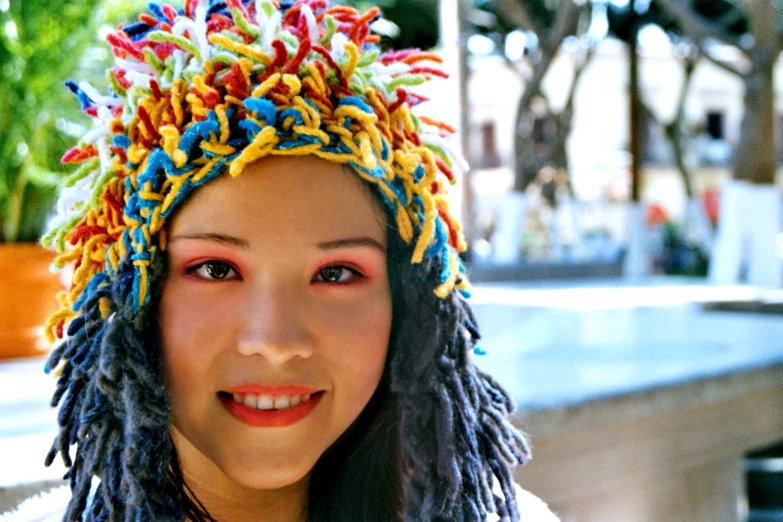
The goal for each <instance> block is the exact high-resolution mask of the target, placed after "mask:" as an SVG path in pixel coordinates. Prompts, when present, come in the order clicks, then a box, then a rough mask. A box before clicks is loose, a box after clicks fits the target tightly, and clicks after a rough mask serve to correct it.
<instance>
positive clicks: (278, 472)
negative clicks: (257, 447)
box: [220, 462, 315, 490]
mask: <svg viewBox="0 0 783 522" xmlns="http://www.w3.org/2000/svg"><path fill="white" fill-rule="evenodd" d="M314 466H315V463H313V464H312V465H307V464H304V463H298V462H297V463H294V462H287V463H286V462H282V463H278V464H276V465H268V464H260V463H255V465H254V464H253V463H251V462H242V463H235V464H234V465H232V466H230V467H225V468H224V467H223V466H220V467H221V471H223V473H224V474H225V475H226V477H228V478H229V480H231V481H232V482H234V483H236V484H238V485H240V486H242V487H244V488H247V489H256V490H274V489H284V488H287V487H289V486H293V485H294V484H297V483H299V482H301V481H302V480H305V479H307V478H309V476H310V472H311V471H312V469H313V467H314Z"/></svg>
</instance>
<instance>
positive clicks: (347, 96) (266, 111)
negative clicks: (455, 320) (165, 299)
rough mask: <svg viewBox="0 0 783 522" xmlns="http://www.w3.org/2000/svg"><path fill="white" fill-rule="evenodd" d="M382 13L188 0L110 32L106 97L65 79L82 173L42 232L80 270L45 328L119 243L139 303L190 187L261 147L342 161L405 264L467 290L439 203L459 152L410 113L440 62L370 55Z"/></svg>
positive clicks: (266, 151) (110, 272)
mask: <svg viewBox="0 0 783 522" xmlns="http://www.w3.org/2000/svg"><path fill="white" fill-rule="evenodd" d="M378 16H379V15H378V9H377V8H375V9H373V10H370V11H368V12H367V13H366V14H364V15H362V16H359V15H358V14H357V13H356V12H355V11H354V10H352V9H351V8H347V7H340V6H338V7H331V8H329V7H328V4H327V2H326V1H325V0H318V1H307V2H296V3H294V4H293V5H291V3H290V2H289V3H285V2H284V3H282V4H281V5H280V6H278V5H276V4H275V2H273V1H271V0H266V1H257V2H249V3H248V5H245V4H243V3H242V2H240V1H239V0H229V1H227V2H211V3H210V4H209V5H207V4H206V3H205V2H201V3H199V2H198V1H196V0H189V1H187V2H186V3H185V7H184V9H181V10H180V11H176V10H175V9H174V8H172V7H170V6H168V5H163V6H158V5H157V4H154V3H153V4H150V13H149V14H143V15H141V17H140V21H139V22H138V23H135V24H133V25H130V26H127V27H124V28H122V29H120V30H118V31H117V32H116V33H114V34H110V35H109V36H108V38H107V40H108V42H109V43H110V44H111V46H112V50H113V52H114V56H115V62H116V66H115V67H114V68H113V69H111V70H110V71H108V73H107V78H108V81H109V83H110V85H111V91H110V92H109V94H101V93H99V92H98V91H97V90H96V89H95V88H93V87H92V86H91V85H89V84H87V83H80V84H75V83H73V82H68V83H67V85H68V87H69V88H70V89H71V90H72V91H73V92H74V93H75V94H76V95H77V96H78V98H79V100H80V101H81V104H82V106H83V109H84V112H85V113H87V114H88V115H89V116H90V117H91V119H92V120H93V122H94V126H93V129H91V130H90V131H89V132H88V133H87V134H86V135H85V136H83V137H82V139H81V141H80V143H79V145H77V146H76V147H74V148H73V149H71V150H70V151H69V152H68V153H67V154H66V155H65V156H64V157H63V162H65V163H81V164H82V166H81V168H79V169H78V170H77V171H76V172H75V173H74V174H73V175H71V176H70V177H69V178H68V179H67V180H66V181H65V188H64V190H63V192H62V199H61V201H60V204H59V205H58V216H57V218H56V219H55V220H54V221H53V222H52V224H51V226H50V230H49V232H48V233H47V234H46V235H45V237H44V239H43V242H44V244H45V245H47V246H54V247H55V248H56V249H57V250H58V251H59V252H61V253H62V255H61V256H60V257H59V258H58V259H57V261H56V263H55V264H56V266H57V267H62V266H64V265H66V264H68V263H71V262H74V261H75V263H76V271H75V273H74V278H73V281H74V284H73V287H72V289H71V290H70V292H68V294H67V295H66V296H64V299H63V300H62V310H61V311H60V312H59V313H58V314H57V315H55V316H53V317H52V319H51V321H50V323H49V325H48V330H50V331H52V330H53V331H54V332H53V333H56V334H57V336H59V334H60V332H61V331H62V329H63V326H64V324H65V323H67V322H68V321H70V320H72V319H73V318H74V317H75V315H76V314H77V310H78V308H79V306H80V305H81V303H82V302H83V301H84V299H86V298H87V296H89V295H91V294H92V293H93V292H94V291H95V289H96V288H97V287H98V286H100V285H103V284H108V283H109V282H110V281H111V280H112V278H113V277H114V276H115V273H116V270H117V265H118V263H119V262H120V260H121V259H122V258H123V257H124V256H125V255H126V253H127V252H134V265H135V267H136V274H135V280H134V284H133V294H134V297H135V298H136V299H137V302H138V306H139V307H142V306H144V305H146V304H147V303H148V301H149V294H150V293H149V280H148V277H147V270H148V268H147V267H148V266H149V263H150V260H151V258H152V257H153V256H155V255H156V254H157V253H158V252H160V251H161V250H163V249H165V244H166V235H165V224H166V220H167V218H168V217H169V216H171V214H172V213H173V212H175V211H176V210H177V208H178V207H179V205H180V204H181V203H182V202H183V201H184V200H186V199H187V197H188V195H189V194H190V193H191V192H193V190H195V189H196V188H198V187H200V186H202V185H204V184H205V183H207V182H209V181H210V180H212V179H214V178H216V177H217V176H220V175H221V174H223V173H224V172H226V171H228V172H229V173H230V175H232V176H238V175H240V174H241V173H242V170H243V169H244V167H245V165H247V164H248V163H250V162H252V161H254V160H257V159H259V158H262V157H264V156H269V155H305V154H308V155H314V156H318V157H320V158H323V159H326V160H329V161H332V162H336V163H340V164H345V165H350V166H351V167H352V168H353V169H354V170H355V171H356V172H357V173H358V174H359V176H361V177H362V178H363V179H364V180H366V181H367V182H369V183H370V184H372V185H374V186H375V187H376V188H377V189H378V191H379V193H380V195H381V197H382V199H383V201H384V203H385V204H386V205H387V206H388V208H389V209H390V210H391V211H392V213H393V215H394V217H395V221H396V225H397V229H398V230H399V233H400V235H401V237H402V238H403V239H404V240H405V241H406V242H411V241H413V242H415V245H416V247H415V250H414V253H413V259H412V261H413V262H414V263H418V262H420V261H421V260H422V259H423V258H424V257H425V256H427V257H438V258H440V259H441V260H442V265H443V269H442V274H441V278H440V283H439V285H438V286H437V288H435V289H434V290H435V292H436V293H437V295H438V296H439V297H446V296H448V295H449V294H450V293H451V292H452V291H453V289H454V288H455V287H456V288H458V289H460V290H465V289H466V288H467V280H466V278H465V274H464V268H463V267H462V266H461V264H460V261H459V256H458V254H459V253H460V252H462V251H464V250H465V242H464V239H463V237H462V234H461V232H460V227H459V224H458V222H457V220H456V219H455V218H454V217H453V216H451V214H450V213H449V206H448V202H447V200H446V197H445V192H446V191H445V187H446V185H447V184H448V183H450V182H452V181H453V180H454V174H453V172H452V165H453V162H454V160H455V159H457V158H458V156H457V155H455V154H453V153H452V152H451V151H450V148H449V145H448V143H447V142H446V140H444V135H445V134H448V133H449V132H450V131H451V130H452V129H450V128H449V127H448V126H447V125H445V124H443V123H440V122H436V121H433V120H430V119H429V118H426V117H417V116H415V115H414V114H413V113H412V111H411V108H412V107H413V106H415V105H416V104H418V103H419V102H420V101H423V98H422V97H421V96H420V95H418V94H417V92H416V87H417V86H419V85H421V84H422V83H424V82H426V81H427V80H428V79H429V78H430V77H432V76H444V73H443V72H442V71H441V70H440V69H438V68H437V67H434V66H433V65H435V64H437V63H438V62H439V61H440V59H439V58H438V57H437V56H436V55H434V54H431V53H426V52H419V51H416V50H408V51H401V52H387V53H381V51H380V48H379V46H378V40H379V38H378V36H376V35H372V34H370V30H369V25H370V23H371V22H372V21H374V20H375V19H377V18H378ZM50 335H51V334H50ZM54 337H55V336H54V335H51V337H50V338H51V340H53V339H54Z"/></svg>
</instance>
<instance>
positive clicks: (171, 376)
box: [158, 283, 231, 413]
mask: <svg viewBox="0 0 783 522" xmlns="http://www.w3.org/2000/svg"><path fill="white" fill-rule="evenodd" d="M158 317H159V320H160V344H161V350H162V353H163V360H164V363H165V373H166V382H167V385H168V387H169V393H170V396H171V402H172V407H174V409H175V413H176V410H177V409H178V406H180V405H183V404H186V405H188V407H191V408H192V407H194V406H196V405H197V404H199V401H197V400H196V398H197V397H198V394H199V393H201V394H203V393H204V391H205V390H208V389H209V388H208V387H206V386H205V385H206V384H208V383H209V381H208V379H209V376H210V370H211V368H212V363H213V362H214V360H215V358H216V357H217V356H218V353H217V352H216V350H215V347H217V346H220V343H219V342H218V341H219V337H220V335H222V333H223V332H226V331H227V328H228V320H229V319H228V318H230V317H231V314H230V310H227V309H226V307H225V306H221V305H220V304H219V303H216V302H215V300H212V301H211V302H209V303H207V302H202V301H201V300H199V299H194V298H193V296H192V295H190V294H188V292H186V291H185V289H183V287H182V286H181V285H178V284H176V283H172V284H169V283H166V286H164V289H163V295H162V296H161V301H160V307H159V312H158Z"/></svg>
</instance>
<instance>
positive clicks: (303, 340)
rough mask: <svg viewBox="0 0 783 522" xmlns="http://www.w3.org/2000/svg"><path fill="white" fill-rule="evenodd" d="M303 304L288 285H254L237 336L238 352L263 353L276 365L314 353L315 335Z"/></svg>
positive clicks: (244, 353)
mask: <svg viewBox="0 0 783 522" xmlns="http://www.w3.org/2000/svg"><path fill="white" fill-rule="evenodd" d="M301 304H302V303H301V302H300V299H299V298H298V297H297V296H296V293H295V292H293V291H291V290H287V289H285V288H273V287H266V288H264V289H254V290H253V291H252V295H251V296H250V297H249V298H248V300H247V301H246V306H245V311H244V314H243V315H244V321H243V324H242V327H241V329H240V331H239V336H238V339H237V350H238V351H239V353H241V354H242V355H261V356H262V357H264V358H265V359H267V360H268V361H269V362H270V363H271V364H272V365H274V366H281V365H283V364H285V363H287V362H288V361H290V360H292V359H295V358H302V359H306V358H309V357H311V356H312V355H313V351H314V342H313V341H314V339H313V334H312V332H311V331H310V329H309V326H308V321H307V318H306V314H305V313H304V312H303V311H302V306H301Z"/></svg>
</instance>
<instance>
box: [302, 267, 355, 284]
mask: <svg viewBox="0 0 783 522" xmlns="http://www.w3.org/2000/svg"><path fill="white" fill-rule="evenodd" d="M360 277H364V276H363V275H362V274H360V273H359V272H358V271H356V270H354V269H353V268H348V267H347V266H343V265H332V266H327V267H324V268H322V269H320V270H319V271H318V273H317V274H316V275H315V277H313V281H318V282H323V283H336V284H347V283H350V282H351V281H353V280H354V279H357V278H360Z"/></svg>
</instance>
